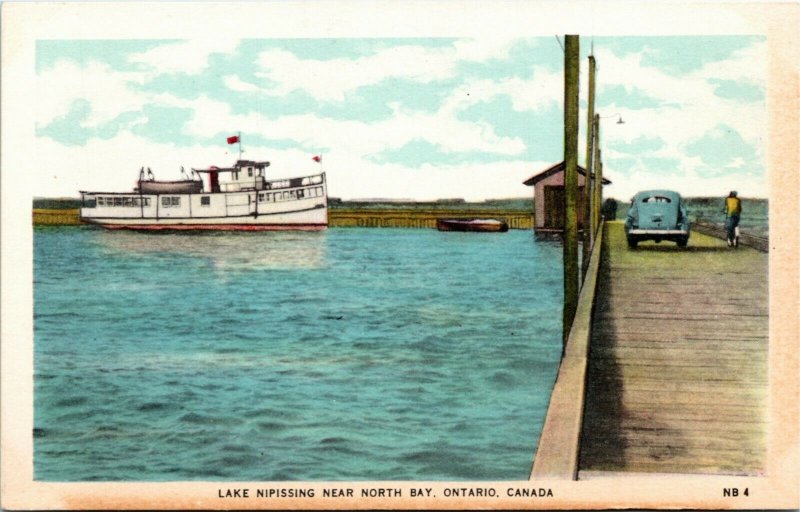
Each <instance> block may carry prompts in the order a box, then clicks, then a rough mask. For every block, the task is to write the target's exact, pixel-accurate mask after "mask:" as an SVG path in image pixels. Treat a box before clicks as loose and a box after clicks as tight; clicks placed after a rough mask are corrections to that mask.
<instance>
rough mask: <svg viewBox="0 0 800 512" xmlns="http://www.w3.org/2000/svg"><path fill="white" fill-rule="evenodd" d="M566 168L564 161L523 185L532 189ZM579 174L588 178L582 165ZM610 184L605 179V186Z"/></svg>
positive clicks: (534, 176)
mask: <svg viewBox="0 0 800 512" xmlns="http://www.w3.org/2000/svg"><path fill="white" fill-rule="evenodd" d="M565 167H566V165H565V164H564V161H563V160H562V161H561V162H559V163H557V164H555V165H553V166H551V167H548V168H547V169H545V170H543V171H541V172H539V173H537V174H534V175H533V176H531V177H530V178H528V179H527V180H525V181H523V182H522V183H523V184H525V185H528V186H529V187H532V186H534V185H536V184H537V183H539V182H540V181H542V180H543V179H545V178H549V177H550V176H552V175H554V174H557V173H559V172H564V168H565ZM578 172H579V173H580V174H582V175H584V176H586V169H584V168H583V167H581V166H580V165H579V166H578ZM610 184H611V180H608V179H606V178H603V185H610Z"/></svg>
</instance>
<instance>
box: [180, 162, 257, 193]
mask: <svg viewBox="0 0 800 512" xmlns="http://www.w3.org/2000/svg"><path fill="white" fill-rule="evenodd" d="M267 167H269V162H256V161H253V160H238V161H237V162H236V164H235V165H234V166H233V167H227V168H221V167H213V166H212V167H210V168H208V169H192V170H193V171H194V172H196V173H199V174H201V175H202V174H203V173H204V174H207V175H208V187H207V188H206V190H207V191H209V192H211V193H212V194H213V193H216V192H240V191H245V190H264V189H265V188H267V186H266V184H267V181H266V178H265V177H264V173H265V169H266V168H267ZM221 173H223V174H227V178H228V179H226V180H224V181H223V182H220V179H219V178H220V174H221Z"/></svg>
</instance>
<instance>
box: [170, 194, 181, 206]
mask: <svg viewBox="0 0 800 512" xmlns="http://www.w3.org/2000/svg"><path fill="white" fill-rule="evenodd" d="M170 199H172V206H180V205H181V198H180V197H175V196H173V197H171V198H170Z"/></svg>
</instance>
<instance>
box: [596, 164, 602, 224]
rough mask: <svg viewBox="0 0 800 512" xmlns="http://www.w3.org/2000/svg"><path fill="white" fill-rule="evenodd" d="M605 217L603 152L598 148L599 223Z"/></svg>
mask: <svg viewBox="0 0 800 512" xmlns="http://www.w3.org/2000/svg"><path fill="white" fill-rule="evenodd" d="M602 217H603V153H602V152H601V151H600V150H599V149H598V150H597V225H598V227H599V226H600V219H601V218H602Z"/></svg>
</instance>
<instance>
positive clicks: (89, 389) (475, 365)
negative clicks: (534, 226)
mask: <svg viewBox="0 0 800 512" xmlns="http://www.w3.org/2000/svg"><path fill="white" fill-rule="evenodd" d="M34 243H35V252H34V254H35V255H34V300H35V305H34V322H35V324H34V325H35V334H34V346H35V349H34V355H35V393H34V402H35V407H34V426H35V429H34V432H33V435H34V475H35V479H37V480H50V481H80V480H142V481H167V480H503V479H509V480H510V479H526V478H527V476H528V471H529V469H530V464H531V458H532V455H533V453H534V450H535V448H536V441H537V439H538V436H539V430H540V428H541V424H542V421H543V417H544V413H545V410H546V406H547V401H548V398H549V393H550V390H551V386H552V383H553V379H554V377H555V372H556V367H557V361H558V358H559V355H560V323H561V299H562V295H561V294H562V290H561V247H560V246H559V245H557V244H553V243H547V242H536V241H534V240H533V236H532V234H531V233H530V232H526V231H511V232H509V233H505V234H470V233H439V232H437V231H434V230H411V229H329V230H328V231H326V232H322V233H261V234H207V235H186V234H155V235H147V234H140V233H125V232H108V231H102V230H93V229H81V228H46V227H45V228H37V229H36V230H35V234H34Z"/></svg>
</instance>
